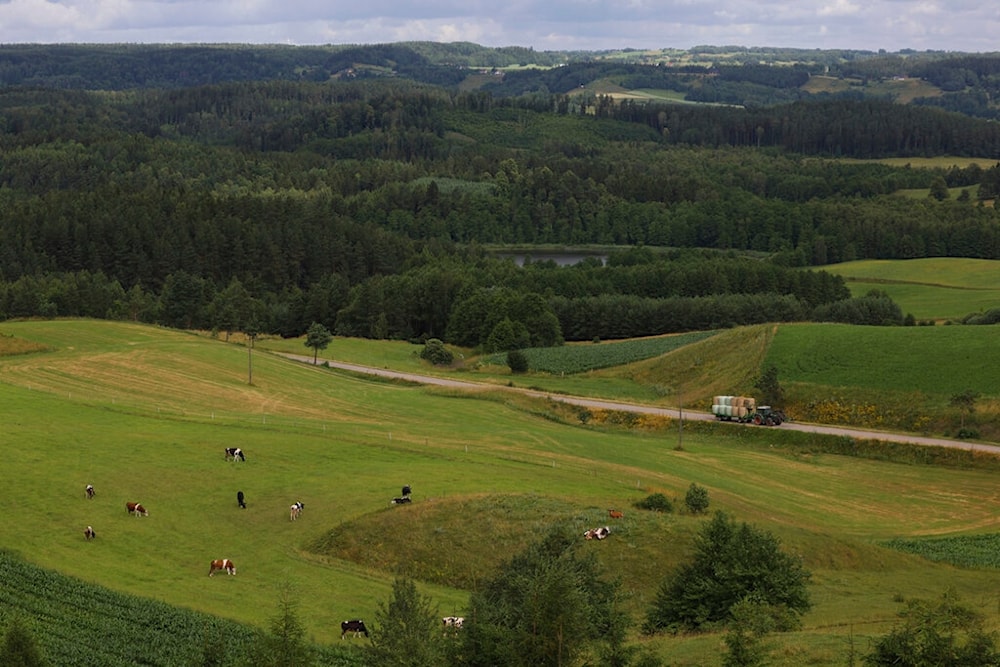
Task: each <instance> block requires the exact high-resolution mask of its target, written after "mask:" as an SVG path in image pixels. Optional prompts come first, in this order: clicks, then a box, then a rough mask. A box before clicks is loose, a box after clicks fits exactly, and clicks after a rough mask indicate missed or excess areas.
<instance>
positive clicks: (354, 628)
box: [340, 618, 368, 639]
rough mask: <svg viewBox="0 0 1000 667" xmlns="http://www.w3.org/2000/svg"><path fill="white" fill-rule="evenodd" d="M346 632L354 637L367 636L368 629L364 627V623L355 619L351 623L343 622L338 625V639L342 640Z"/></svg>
mask: <svg viewBox="0 0 1000 667" xmlns="http://www.w3.org/2000/svg"><path fill="white" fill-rule="evenodd" d="M348 632H351V633H354V636H355V637H357V636H358V635H364V636H365V637H367V636H368V628H366V627H365V622H364V621H362V620H361V619H357V618H355V619H354V620H351V621H344V622H343V623H341V624H340V638H341V639H343V638H344V636H345V635H347V633H348Z"/></svg>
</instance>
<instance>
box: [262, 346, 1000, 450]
mask: <svg viewBox="0 0 1000 667" xmlns="http://www.w3.org/2000/svg"><path fill="white" fill-rule="evenodd" d="M281 356H284V357H286V358H288V359H294V360H295V361H300V362H302V363H306V364H310V365H312V362H313V359H312V357H309V356H304V355H299V354H282V355H281ZM320 363H321V364H328V365H329V366H330V367H331V368H339V369H342V370H346V371H352V372H354V373H364V374H367V375H378V376H380V377H385V378H392V379H396V380H405V381H407V382H414V383H416V384H428V385H438V386H442V387H453V388H456V389H468V390H470V391H482V390H484V389H502V390H506V391H518V392H521V393H523V394H527V395H529V396H537V397H539V398H548V399H552V400H553V401H562V402H563V403H568V404H569V405H579V406H581V407H586V408H597V409H603V410H622V411H625V412H639V413H643V414H652V415H662V416H665V417H672V418H674V419H676V418H677V417H678V416H679V412H678V410H676V409H674V408H658V407H655V406H652V405H642V404H640V403H619V402H617V401H608V400H603V399H599V398H585V397H579V396H566V395H564V394H552V393H549V392H545V391H537V390H533V389H520V388H516V387H504V386H501V385H495V384H486V383H480V382H469V381H467V380H453V379H451V378H442V377H436V376H433V375H419V374H416V373H404V372H402V371H394V370H389V369H387V368H375V367H373V366H361V365H358V364H349V363H346V362H342V361H333V360H330V359H320ZM683 418H684V419H688V420H691V421H710V420H713V419H715V416H714V415H712V414H711V413H708V412H697V411H692V410H684V414H683ZM733 427H734V428H768V427H763V426H760V427H757V426H747V425H743V424H733ZM777 428H782V429H791V430H794V431H803V432H806V433H822V434H825V435H840V436H844V437H848V438H858V439H861V440H883V441H886V442H901V443H906V444H912V445H926V446H933V447H951V448H954V449H967V450H970V451H981V452H988V453H990V454H997V455H1000V445H988V444H983V443H978V442H968V441H965V440H950V439H948V438H930V437H926V436H921V435H914V434H910V433H890V432H888V431H869V430H864V429H856V428H847V427H842V426H822V425H820V424H804V423H800V422H785V423H784V424H782V425H781V426H780V427H777Z"/></svg>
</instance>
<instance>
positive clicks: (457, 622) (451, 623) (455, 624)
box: [441, 616, 465, 629]
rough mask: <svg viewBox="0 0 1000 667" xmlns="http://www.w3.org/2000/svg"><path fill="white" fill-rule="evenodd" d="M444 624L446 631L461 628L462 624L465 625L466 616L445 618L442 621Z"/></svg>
mask: <svg viewBox="0 0 1000 667" xmlns="http://www.w3.org/2000/svg"><path fill="white" fill-rule="evenodd" d="M441 621H442V622H443V623H444V627H445V629H447V628H460V627H462V624H463V623H465V617H464V616H445V617H444V618H442V619H441Z"/></svg>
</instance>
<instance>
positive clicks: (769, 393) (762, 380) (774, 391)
mask: <svg viewBox="0 0 1000 667" xmlns="http://www.w3.org/2000/svg"><path fill="white" fill-rule="evenodd" d="M753 386H754V387H756V388H757V389H759V390H760V393H761V403H762V404H764V405H773V406H775V407H781V406H782V405H783V404H784V402H785V390H784V389H782V387H781V383H780V382H778V368H777V367H776V366H768V367H767V369H766V370H765V371H764V372H763V373H761V375H760V377H759V378H757V379H756V380H755V381H754V383H753Z"/></svg>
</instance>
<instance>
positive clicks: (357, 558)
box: [0, 320, 1000, 666]
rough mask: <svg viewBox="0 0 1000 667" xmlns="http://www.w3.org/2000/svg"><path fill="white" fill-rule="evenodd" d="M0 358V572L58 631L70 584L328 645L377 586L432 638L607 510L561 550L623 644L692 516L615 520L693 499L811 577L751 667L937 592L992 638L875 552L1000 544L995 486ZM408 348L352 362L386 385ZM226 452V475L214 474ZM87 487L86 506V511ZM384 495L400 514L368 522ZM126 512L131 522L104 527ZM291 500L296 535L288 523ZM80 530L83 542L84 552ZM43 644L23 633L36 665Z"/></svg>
mask: <svg viewBox="0 0 1000 667" xmlns="http://www.w3.org/2000/svg"><path fill="white" fill-rule="evenodd" d="M783 329H784V327H781V328H779V330H778V333H777V334H776V335H775V338H774V342H775V343H778V342H779V341H780V338H781V336H782V334H781V331H782V330H783ZM918 329H919V328H918ZM927 329H928V330H931V328H927ZM940 329H942V330H943V329H945V328H944V327H941V328H940ZM948 329H949V330H951V329H953V328H951V327H949V328H948ZM912 330H913V329H911V331H912ZM761 331H763V329H762V330H761ZM0 334H2V335H3V338H0V345H3V344H6V343H7V342H11V340H12V339H16V340H18V341H28V342H31V343H33V344H35V345H36V346H38V348H37V349H38V351H34V352H29V353H25V354H18V355H10V356H3V355H0V405H2V406H3V408H2V410H3V415H4V429H3V436H2V438H3V439H2V447H3V454H4V485H5V489H4V493H3V494H2V495H0V512H2V513H3V516H4V517H5V521H4V522H2V523H0V549H5V550H8V551H9V552H13V553H15V554H17V555H18V556H19V557H20V558H23V559H24V560H25V561H26V562H28V563H30V564H32V565H34V566H40V567H43V568H47V569H49V570H52V571H54V572H57V573H59V574H60V575H65V576H67V577H72V579H62V578H59V579H54V581H55V583H54V584H53V585H54V586H55V587H56V588H61V587H65V593H64V595H65V599H66V605H65V606H66V609H65V616H64V617H63V618H65V619H73V618H75V617H74V616H73V614H76V613H78V612H77V611H75V609H76V606H77V605H75V604H74V603H73V602H72V600H73V596H79V595H80V593H79V592H74V591H76V590H77V589H76V587H77V586H79V585H80V583H79V582H86V583H87V584H92V585H99V586H101V587H103V588H106V589H108V590H109V591H111V592H114V593H116V594H128V595H134V596H139V597H141V598H143V599H146V600H149V601H151V602H150V604H152V601H155V602H156V603H163V604H166V605H171V606H172V607H180V608H183V609H184V610H190V611H191V612H197V613H202V614H210V615H212V616H214V617H218V618H220V619H225V620H226V621H231V622H235V623H239V624H241V627H242V626H243V625H245V626H250V627H254V628H263V627H266V626H267V624H268V621H269V619H270V618H271V617H273V616H274V615H275V613H276V612H277V608H278V601H279V597H280V595H281V591H283V590H290V591H292V592H293V594H294V595H295V599H296V602H297V603H298V610H299V614H300V618H301V620H302V621H303V623H304V625H305V627H306V630H307V635H308V637H309V638H310V639H312V640H314V641H316V642H317V643H319V644H322V645H332V644H337V643H338V642H339V629H338V625H339V622H340V621H341V620H343V619H344V618H349V617H361V618H372V617H373V615H374V612H375V610H376V608H377V606H378V605H379V604H380V603H384V602H385V601H386V600H387V599H388V595H389V591H390V588H391V582H392V578H393V576H395V575H398V574H406V575H408V576H414V577H417V579H418V582H419V589H420V591H421V592H423V593H424V594H426V595H428V596H430V597H431V599H432V600H434V602H435V604H436V605H438V607H439V609H440V611H441V612H442V615H451V614H456V615H462V614H463V613H464V612H465V611H466V604H467V600H468V593H469V589H470V588H471V587H473V586H475V585H476V582H480V581H483V580H484V579H485V578H487V577H489V576H490V574H491V571H492V568H493V567H495V566H496V564H497V563H499V562H502V561H503V560H504V559H506V558H509V557H510V556H512V555H513V554H514V553H516V552H517V550H518V549H519V548H521V546H522V545H524V544H526V543H527V542H528V541H530V540H532V539H533V538H534V536H537V535H540V534H543V533H544V532H545V531H546V530H547V529H548V527H549V526H552V525H554V524H563V525H570V526H572V527H574V528H575V529H582V528H585V527H593V526H594V525H599V524H603V523H607V522H608V519H607V509H608V508H612V507H615V508H618V509H621V510H624V512H625V517H624V519H621V520H618V521H616V522H615V523H613V525H612V528H613V533H612V536H611V537H610V538H609V539H607V540H604V541H603V542H599V543H598V542H586V543H584V544H582V548H584V549H586V550H592V551H593V552H594V554H595V555H596V557H597V558H598V560H599V561H600V562H601V563H603V564H604V565H605V567H606V568H607V569H608V571H609V572H611V573H613V574H614V575H615V576H619V577H621V579H622V585H623V590H624V592H625V593H626V598H625V602H624V604H625V605H626V607H627V609H628V611H629V612H630V613H631V614H632V616H633V618H635V619H636V620H637V621H641V616H642V613H643V611H644V610H645V609H646V607H647V606H648V604H649V602H650V600H651V599H652V596H653V595H654V594H655V591H656V588H657V586H658V585H659V583H660V581H661V580H662V578H663V577H664V576H665V575H666V574H667V573H669V572H670V571H671V569H672V568H674V567H676V565H678V564H679V563H681V562H683V561H684V559H685V557H686V555H687V554H688V553H690V548H691V544H692V539H693V537H694V535H696V534H697V532H698V530H699V529H700V526H701V525H703V522H704V517H702V516H692V515H689V514H686V513H674V514H654V513H647V512H642V511H640V510H637V509H635V508H634V507H633V506H632V503H634V502H636V501H637V500H639V499H641V498H643V497H645V496H646V495H647V494H649V493H653V492H662V493H665V494H666V495H668V496H670V497H672V498H674V499H675V500H677V499H679V498H683V494H684V492H685V490H686V489H687V488H688V486H689V485H690V484H691V483H692V482H694V483H697V484H699V485H701V486H704V487H705V488H707V489H708V490H709V493H710V499H711V509H712V510H715V509H719V510H725V511H727V512H729V513H731V514H733V515H734V516H735V517H737V518H738V519H740V520H744V521H747V522H750V523H753V524H755V525H759V526H761V527H764V528H766V529H767V530H769V531H772V532H773V533H774V534H775V535H776V536H777V537H778V538H779V539H780V540H781V541H782V544H783V545H785V547H786V548H787V549H789V550H791V551H793V552H794V553H797V554H800V555H801V556H802V558H803V561H804V563H805V564H806V566H807V568H808V569H809V570H810V571H811V572H812V573H813V578H812V583H811V587H810V590H811V593H812V597H813V601H814V605H815V606H814V609H813V610H812V611H811V612H809V613H808V614H807V615H806V617H805V618H804V626H803V628H802V630H800V631H797V632H793V633H787V634H783V635H781V636H776V637H774V638H772V642H773V648H772V650H771V652H770V655H769V660H770V662H771V664H773V665H787V666H791V665H801V664H813V665H826V664H829V665H842V664H846V661H847V655H848V652H849V650H850V649H849V640H848V637H850V641H852V642H855V644H854V645H855V647H862V646H865V645H866V642H867V641H868V640H869V639H870V638H872V637H874V636H876V635H879V634H882V633H884V632H886V631H887V630H888V629H889V628H890V627H891V625H892V623H893V622H894V620H895V618H896V616H895V615H896V612H897V611H898V610H899V609H900V600H901V599H904V598H911V597H928V598H929V597H934V596H937V595H940V594H941V593H943V592H944V591H945V590H948V589H953V590H955V591H956V592H957V594H958V595H959V596H961V597H962V598H963V600H964V601H965V602H966V603H967V604H969V605H971V606H974V607H975V608H977V609H979V610H981V611H982V612H983V613H984V614H985V615H986V616H987V618H988V625H989V627H991V628H996V627H1000V611H998V609H1000V607H998V598H997V596H996V594H994V593H990V591H993V590H996V589H997V584H998V583H1000V571H998V570H996V569H994V568H990V567H981V566H976V567H968V568H957V567H955V566H953V565H950V564H947V563H941V562H936V561H932V560H929V559H927V558H923V557H920V556H917V555H913V554H909V553H905V552H902V551H899V550H894V549H889V548H886V547H885V546H884V543H885V542H887V541H889V540H895V539H903V540H923V539H925V538H931V537H933V538H942V537H957V536H968V535H980V536H983V535H993V534H995V533H997V532H1000V528H998V525H1000V519H998V517H997V515H996V500H997V499H996V483H995V479H996V472H997V470H1000V464H991V463H990V462H989V461H987V462H985V463H984V464H983V465H980V466H976V467H945V466H929V465H912V464H911V465H904V464H900V463H890V462H887V461H878V460H870V459H863V458H856V457H847V456H837V455H832V454H826V453H822V450H820V449H818V448H815V447H813V446H811V443H813V444H817V443H818V442H819V441H818V438H819V436H812V435H806V434H795V433H793V432H781V431H774V432H772V431H771V430H767V429H751V428H745V427H739V426H735V425H724V424H712V423H708V424H705V425H704V426H701V427H698V428H695V427H693V426H692V427H690V428H687V429H686V431H685V434H684V442H683V448H678V447H677V444H678V443H677V425H676V423H674V424H671V423H669V422H665V423H660V424H657V423H652V422H650V423H630V424H629V425H623V426H619V427H613V426H607V427H602V428H598V427H594V426H585V425H582V424H580V423H579V422H577V421H575V420H574V419H572V418H569V419H567V418H566V415H565V414H564V413H561V412H560V411H559V409H558V407H557V406H554V405H552V404H550V402H548V401H545V400H541V399H537V400H536V399H529V398H518V397H515V396H513V395H511V394H510V392H508V391H506V390H504V389H503V388H501V387H494V388H492V389H484V390H483V391H481V392H473V393H469V392H459V391H456V390H446V389H441V388H426V387H416V386H410V385H402V384H397V383H393V382H386V381H379V380H375V379H370V378H359V377H355V376H353V375H351V374H342V373H338V372H335V371H333V370H331V369H328V368H324V367H321V366H312V365H309V364H301V363H296V362H292V361H289V360H287V359H284V358H281V357H279V356H276V355H273V354H269V353H267V352H266V351H264V350H263V349H259V350H257V351H256V352H254V353H253V356H252V368H253V383H252V384H249V383H248V379H249V378H248V367H249V365H250V360H251V357H250V352H249V351H248V350H247V349H246V348H245V347H243V346H242V345H234V344H227V343H224V342H222V341H218V340H212V339H210V338H207V337H205V336H197V335H193V334H188V333H182V332H176V331H171V330H166V329H160V328H155V327H146V326H141V325H135V324H125V323H109V322H94V321H79V320H65V321H63V320H57V321H26V322H4V323H0ZM743 335H746V332H744V333H743ZM715 338H716V337H712V338H707V339H705V340H703V341H700V342H699V343H693V344H691V345H688V346H685V348H682V349H681V350H676V351H675V352H673V353H670V354H667V355H665V356H666V357H671V356H674V355H677V354H679V353H683V352H684V351H685V350H686V349H688V348H697V347H699V346H701V345H706V344H710V343H711V344H718V343H713V341H714V340H715ZM767 340H769V338H768V337H767V336H762V337H761V338H760V342H761V344H763V343H764V342H766V341H767ZM335 345H340V346H341V350H343V349H344V348H347V347H348V346H349V345H353V346H358V347H361V346H363V345H364V343H363V342H358V341H352V342H350V343H348V342H346V341H339V340H338V341H335V342H334V343H333V344H332V345H331V348H332V347H333V346H335ZM372 345H373V347H375V348H378V347H380V346H381V345H382V344H381V343H372ZM299 347H301V342H300V343H299ZM593 347H595V348H604V347H606V346H605V344H603V343H602V344H600V345H594V346H593ZM412 348H413V346H409V347H408V348H404V347H400V348H396V347H394V346H390V347H389V348H385V349H390V350H392V351H391V352H384V351H383V352H379V351H372V352H370V354H371V355H373V356H378V355H379V354H383V355H384V354H393V355H394V354H398V355H399V357H400V358H401V359H406V360H407V363H410V361H409V356H408V355H409V353H410V352H412ZM404 350H405V352H404ZM303 351H306V350H305V349H304V348H303V349H302V350H299V352H303ZM763 352H764V350H763V348H762V351H761V354H763ZM695 354H696V356H700V354H701V353H695ZM641 363H644V364H652V360H650V361H647V362H641ZM644 372H647V373H652V372H653V371H650V370H646V371H644ZM660 381H661V382H663V383H669V382H670V381H671V380H670V379H669V378H661V380H660ZM732 381H733V382H735V381H736V380H735V379H734V380H732ZM234 445H235V446H240V447H242V448H243V449H244V451H245V452H246V453H247V460H246V461H245V462H240V463H234V462H231V461H225V460H224V458H223V448H224V447H227V446H234ZM86 484H93V485H94V486H95V488H96V490H97V495H96V497H95V498H94V499H92V500H87V499H86V498H85V497H84V493H83V490H84V487H85V485H86ZM403 484H410V485H412V487H413V494H414V496H413V497H414V502H413V503H412V504H411V505H405V506H400V507H392V506H390V505H389V502H388V501H389V499H391V498H392V497H394V496H396V495H398V494H399V491H400V487H401V486H402V485H403ZM237 490H242V491H244V492H245V493H246V497H247V505H248V507H247V509H245V510H241V509H239V508H238V506H237V503H236V501H235V497H234V496H235V493H236V491H237ZM129 500H131V501H141V502H142V503H143V504H144V505H145V506H146V507H147V508H148V509H149V511H150V515H149V516H148V517H134V516H129V515H127V514H126V512H125V510H124V503H125V502H126V501H129ZM294 501H302V502H303V503H304V504H305V510H304V512H303V514H302V516H301V517H300V518H299V519H298V520H297V521H295V522H291V521H289V516H288V507H289V504H290V503H291V502H294ZM87 525H92V526H94V528H95V530H96V531H97V535H98V537H97V538H96V539H95V540H93V541H90V542H88V541H85V540H84V538H83V533H82V530H83V528H84V527H85V526H87ZM581 533H582V530H581ZM223 557H225V558H231V559H233V561H234V562H235V563H236V565H237V567H238V574H237V576H235V577H230V576H215V577H212V578H209V577H208V576H207V574H208V562H209V561H210V560H211V559H213V558H223ZM25 576H29V575H25ZM30 576H34V575H30ZM21 589H27V590H30V589H31V587H30V586H27V587H21ZM5 594H6V595H8V597H6V598H0V599H2V600H4V601H5V605H14V606H16V607H17V608H19V609H22V610H30V609H31V608H32V607H33V605H42V604H44V605H47V606H46V607H44V608H46V609H49V610H51V611H50V612H48V613H46V614H43V616H44V618H42V619H39V620H38V621H37V622H38V623H58V622H59V620H60V617H59V615H58V614H59V608H60V605H59V603H57V602H53V601H52V600H54V599H62V597H63V594H60V593H58V592H57V593H55V594H53V593H51V592H47V593H46V594H45V596H46V597H45V600H47V601H44V602H42V601H39V600H36V599H33V598H32V597H31V596H30V595H27V596H26V594H25V592H24V590H20V592H18V593H17V595H16V596H11V594H10V592H9V591H8V592H6V593H5ZM13 597H16V600H15V601H14V602H10V601H9V600H11V599H13ZM39 608H42V607H39ZM136 613H137V614H138V613H145V612H136ZM157 613H159V612H157ZM102 616H103V615H102ZM53 619H54V620H53ZM102 622H103V621H102ZM115 622H117V621H108V623H109V624H110V625H108V626H107V627H109V628H111V629H110V630H106V631H107V632H112V633H113V632H115V631H114V629H113V624H114V623H115ZM178 623H179V621H178ZM69 625H70V626H73V625H74V624H73V623H72V622H70V623H69ZM44 627H47V626H44ZM85 633H86V626H84V627H82V628H81V629H80V631H79V633H78V634H77V635H75V636H74V637H70V639H68V640H67V639H66V638H65V637H64V638H60V639H59V641H72V640H73V639H74V638H75V639H80V638H82V637H84V636H85ZM48 634H49V633H47V632H40V633H39V638H40V640H41V641H42V642H43V645H45V641H48V640H47V639H46V637H47V636H48ZM182 634H183V633H182ZM183 636H187V637H189V636H190V635H183ZM632 640H633V641H635V642H637V643H641V644H643V645H644V646H648V647H650V648H652V649H653V650H655V651H657V652H658V653H659V654H660V655H662V656H663V657H664V658H665V659H666V660H668V661H669V664H671V665H678V666H682V665H690V666H694V665H706V664H708V665H711V664H718V663H719V662H720V661H721V657H720V651H721V649H720V645H721V643H722V642H721V637H720V635H718V634H707V635H698V636H690V637H672V636H656V637H652V638H648V637H642V636H640V635H638V634H637V633H636V630H635V629H633V635H632ZM53 641H55V640H54V639H53ZM188 641H190V639H189V640H188ZM358 641H359V642H360V641H363V640H358ZM345 643H346V642H345ZM149 663H150V664H176V663H171V662H168V661H166V660H164V662H162V663H156V662H155V660H154V659H150V660H149ZM108 664H111V663H108Z"/></svg>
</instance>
